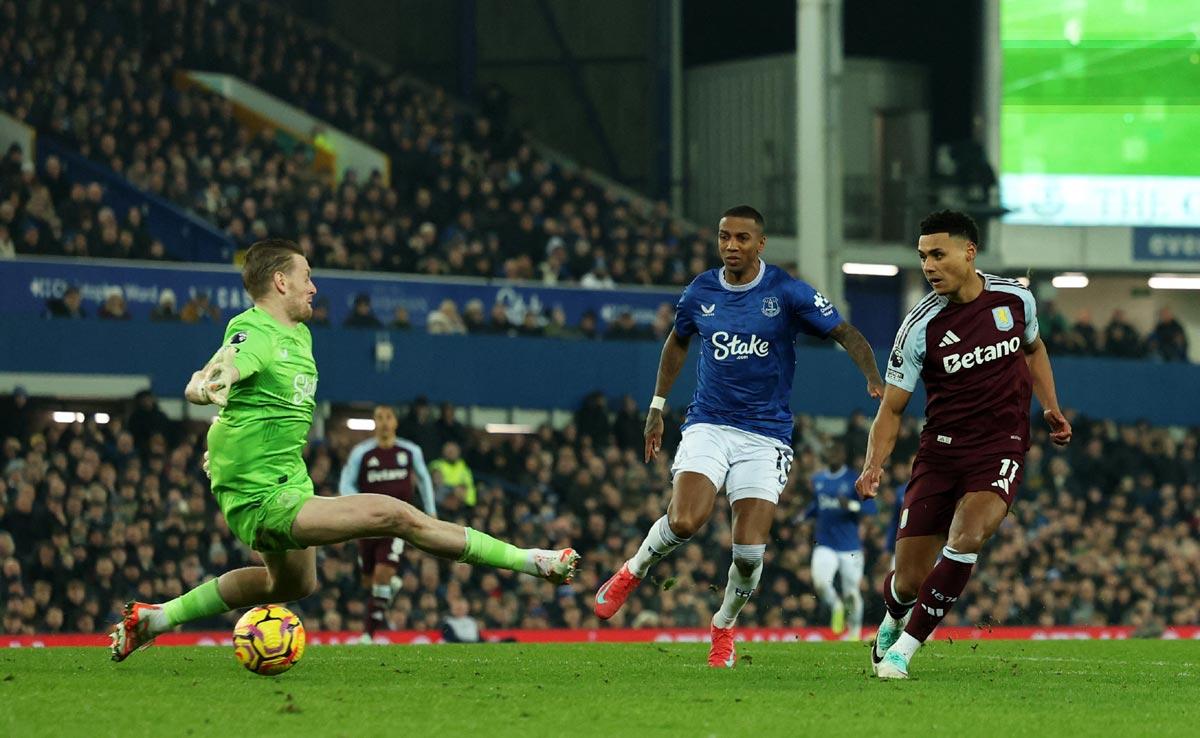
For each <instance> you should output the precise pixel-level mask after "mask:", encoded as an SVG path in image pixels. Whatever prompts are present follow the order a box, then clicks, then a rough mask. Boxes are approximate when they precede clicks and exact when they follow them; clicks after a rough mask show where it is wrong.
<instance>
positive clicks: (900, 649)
mask: <svg viewBox="0 0 1200 738" xmlns="http://www.w3.org/2000/svg"><path fill="white" fill-rule="evenodd" d="M921 645H922V644H921V642H920V641H918V640H917V639H916V638H913V637H912V636H910V635H909V634H908V633H901V634H900V640H898V641H896V645H894V646H892V647H891V649H889V650H892V651H895V652H897V653H899V654H900V655H901V656H903V657H904V660H905V661H908V660H910V659H912V657H913V654H914V653H916V652H917V649H918V648H920V647H921Z"/></svg>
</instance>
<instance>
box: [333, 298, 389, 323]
mask: <svg viewBox="0 0 1200 738" xmlns="http://www.w3.org/2000/svg"><path fill="white" fill-rule="evenodd" d="M342 325H344V326H345V327H347V328H382V327H383V323H382V322H380V320H379V318H377V317H375V311H374V310H372V309H371V296H370V295H368V294H367V293H365V292H362V293H359V294H358V295H356V296H355V297H354V307H353V308H352V309H351V312H350V314H349V315H348V316H346V320H345V321H344V322H343V323H342Z"/></svg>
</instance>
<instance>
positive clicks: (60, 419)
mask: <svg viewBox="0 0 1200 738" xmlns="http://www.w3.org/2000/svg"><path fill="white" fill-rule="evenodd" d="M52 417H53V418H54V422H55V423H74V422H75V413H69V412H66V411H64V410H55V411H54V415H53V416H52Z"/></svg>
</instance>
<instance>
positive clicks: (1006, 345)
mask: <svg viewBox="0 0 1200 738" xmlns="http://www.w3.org/2000/svg"><path fill="white" fill-rule="evenodd" d="M1020 348H1021V338H1020V336H1013V337H1012V338H1010V339H1008V340H1007V341H997V342H996V343H994V344H992V345H991V346H976V347H975V350H974V351H968V352H967V353H965V354H947V355H946V356H943V357H942V366H943V367H944V368H945V369H946V373H947V374H954V373H955V372H957V371H959V370H960V369H970V368H971V367H973V366H979V365H981V364H986V363H988V362H989V361H995V360H996V359H999V358H1002V357H1004V356H1008V355H1009V354H1013V353H1016V351H1017V350H1018V349H1020Z"/></svg>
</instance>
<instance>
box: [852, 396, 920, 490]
mask: <svg viewBox="0 0 1200 738" xmlns="http://www.w3.org/2000/svg"><path fill="white" fill-rule="evenodd" d="M911 397H912V393H911V392H909V391H907V390H903V389H900V388H899V387H897V386H896V385H894V384H889V385H888V386H887V389H885V390H884V392H883V402H881V403H879V412H877V413H875V422H873V423H871V433H870V435H869V436H867V456H866V459H865V460H864V461H863V470H862V474H860V475H859V477H858V481H857V482H855V483H854V488H855V489H856V490H858V496H859V497H861V498H862V499H864V500H866V499H869V498H871V497H874V496H875V495H876V494H878V493H879V483H880V482H881V481H882V480H883V465H884V463H885V462H886V461H887V459H888V457H889V456H891V455H892V449H893V448H895V447H896V436H898V435H899V434H900V421H901V419H902V417H903V415H904V408H906V407H908V400H909V398H911Z"/></svg>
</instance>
